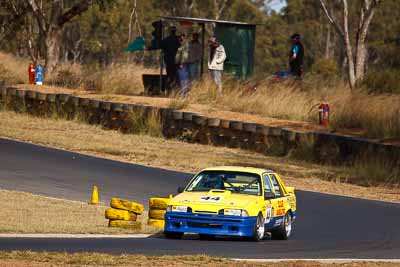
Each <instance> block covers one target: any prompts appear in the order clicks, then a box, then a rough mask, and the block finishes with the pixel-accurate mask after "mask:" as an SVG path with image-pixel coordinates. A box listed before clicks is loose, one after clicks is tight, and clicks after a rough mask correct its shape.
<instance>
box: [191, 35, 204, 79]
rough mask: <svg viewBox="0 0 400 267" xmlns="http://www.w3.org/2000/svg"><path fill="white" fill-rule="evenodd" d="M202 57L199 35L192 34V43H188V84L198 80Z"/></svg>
mask: <svg viewBox="0 0 400 267" xmlns="http://www.w3.org/2000/svg"><path fill="white" fill-rule="evenodd" d="M202 56H203V54H202V47H201V43H200V42H199V34H198V33H197V32H194V33H193V34H192V41H191V42H190V43H189V60H188V62H189V64H188V71H189V80H190V83H192V82H193V81H196V80H198V79H199V74H200V63H201V58H202Z"/></svg>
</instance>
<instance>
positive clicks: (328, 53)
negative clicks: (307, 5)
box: [324, 24, 332, 59]
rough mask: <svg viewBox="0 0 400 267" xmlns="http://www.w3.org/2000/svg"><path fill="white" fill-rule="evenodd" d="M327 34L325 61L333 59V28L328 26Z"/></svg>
mask: <svg viewBox="0 0 400 267" xmlns="http://www.w3.org/2000/svg"><path fill="white" fill-rule="evenodd" d="M326 29H327V32H326V43H325V55H324V58H325V59H329V58H331V55H332V51H331V49H332V42H331V26H330V25H329V24H328V25H327V26H326Z"/></svg>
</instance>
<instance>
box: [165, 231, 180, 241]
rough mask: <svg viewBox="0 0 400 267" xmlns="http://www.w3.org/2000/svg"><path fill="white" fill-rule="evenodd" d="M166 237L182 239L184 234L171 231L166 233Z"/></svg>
mask: <svg viewBox="0 0 400 267" xmlns="http://www.w3.org/2000/svg"><path fill="white" fill-rule="evenodd" d="M164 235H165V237H166V238H168V239H181V238H182V236H183V233H181V232H169V231H165V232H164Z"/></svg>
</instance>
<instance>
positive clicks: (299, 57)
mask: <svg viewBox="0 0 400 267" xmlns="http://www.w3.org/2000/svg"><path fill="white" fill-rule="evenodd" d="M291 38H292V47H291V49H290V56H289V66H290V73H291V74H292V75H294V76H295V78H297V79H301V77H302V75H303V60H304V47H303V44H302V43H301V41H300V34H298V33H295V34H293V35H292V36H291Z"/></svg>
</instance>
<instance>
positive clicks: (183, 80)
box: [175, 34, 189, 97]
mask: <svg viewBox="0 0 400 267" xmlns="http://www.w3.org/2000/svg"><path fill="white" fill-rule="evenodd" d="M179 42H180V47H179V49H178V52H177V53H176V57H175V62H176V66H177V68H178V77H179V86H180V88H181V92H182V95H183V96H184V97H186V96H187V95H188V92H189V63H188V62H189V61H188V60H189V43H188V42H187V39H186V35H185V34H182V35H181V36H180V37H179Z"/></svg>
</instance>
